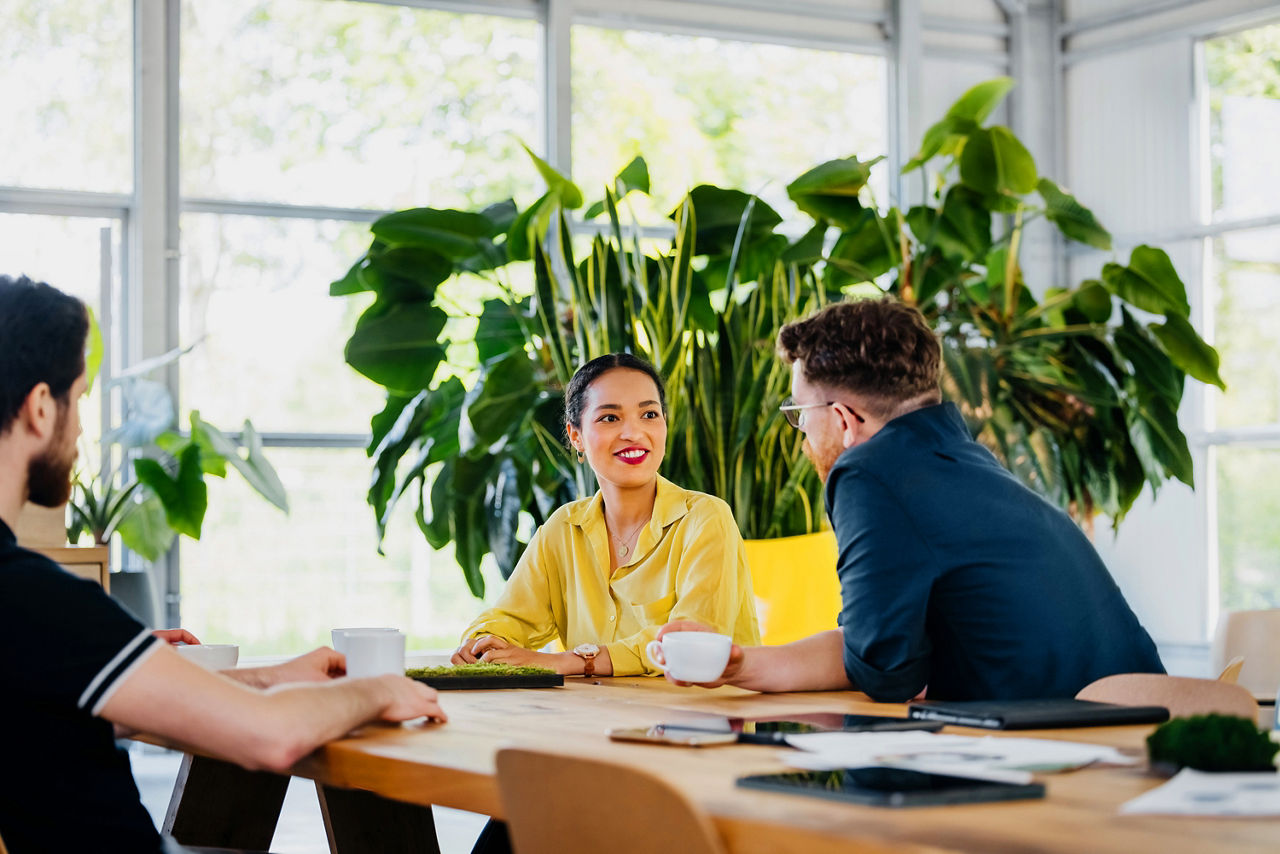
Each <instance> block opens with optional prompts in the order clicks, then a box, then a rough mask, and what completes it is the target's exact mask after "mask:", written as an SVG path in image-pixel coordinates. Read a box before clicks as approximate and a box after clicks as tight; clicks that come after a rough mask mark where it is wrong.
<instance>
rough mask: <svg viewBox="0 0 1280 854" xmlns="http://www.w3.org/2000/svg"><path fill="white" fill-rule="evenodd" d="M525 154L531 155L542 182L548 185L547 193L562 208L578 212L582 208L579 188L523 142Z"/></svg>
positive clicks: (530, 157)
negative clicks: (557, 201)
mask: <svg viewBox="0 0 1280 854" xmlns="http://www.w3.org/2000/svg"><path fill="white" fill-rule="evenodd" d="M520 145H521V147H523V148H524V150H525V153H526V154H528V155H529V159H530V160H532V161H533V165H534V166H535V167H537V169H538V174H539V175H541V176H542V180H543V181H545V182H546V184H547V192H548V193H550V194H551V195H552V196H554V197H555V198H556V199H557V200H559V202H560V206H561V207H562V208H566V209H568V210H576V209H577V208H580V207H582V191H581V190H579V189H578V186H577V185H576V184H574V183H573V182H572V181H570V180H569V179H568V178H566V177H565V176H563V175H561V174H560V173H559V172H557V171H556V170H555V169H554V168H553V167H552V166H551V164H550V163H548V162H547V161H545V160H543V159H542V158H541V157H539V156H538V155H536V154H534V153H533V150H532V149H531V148H529V146H527V145H525V144H524V143H523V142H522V143H520Z"/></svg>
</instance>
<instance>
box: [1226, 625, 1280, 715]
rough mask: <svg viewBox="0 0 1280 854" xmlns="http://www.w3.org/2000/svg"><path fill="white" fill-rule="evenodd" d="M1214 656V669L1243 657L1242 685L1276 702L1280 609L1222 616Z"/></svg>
mask: <svg viewBox="0 0 1280 854" xmlns="http://www.w3.org/2000/svg"><path fill="white" fill-rule="evenodd" d="M1211 656H1212V662H1213V668H1214V669H1215V670H1218V669H1221V668H1223V667H1225V666H1226V663H1227V662H1228V661H1230V660H1231V659H1233V658H1235V657H1236V656H1244V667H1242V668H1241V669H1240V677H1239V680H1238V682H1239V684H1240V685H1242V686H1243V687H1244V688H1245V689H1246V690H1248V691H1249V692H1250V693H1251V694H1253V696H1254V697H1257V698H1263V699H1268V700H1272V699H1275V696H1276V691H1277V690H1280V608H1271V609H1268V610H1265V611H1229V612H1227V613H1225V614H1223V615H1222V616H1221V617H1219V618H1218V630H1217V631H1216V632H1214V635H1213V648H1212V652H1211Z"/></svg>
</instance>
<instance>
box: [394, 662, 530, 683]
mask: <svg viewBox="0 0 1280 854" xmlns="http://www.w3.org/2000/svg"><path fill="white" fill-rule="evenodd" d="M554 673H555V671H554V670H550V669H548V668H546V667H516V666H514V665H511V664H491V663H489V662H487V661H477V662H476V663H475V664H459V665H457V666H456V667H449V666H443V667H411V668H409V669H408V670H406V671H405V672H404V675H405V676H408V677H409V678H410V679H423V678H430V677H437V676H473V677H474V676H480V677H483V676H545V675H548V674H554Z"/></svg>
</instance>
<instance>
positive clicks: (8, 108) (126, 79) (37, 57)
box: [0, 0, 133, 193]
mask: <svg viewBox="0 0 1280 854" xmlns="http://www.w3.org/2000/svg"><path fill="white" fill-rule="evenodd" d="M0 22H2V23H0V116H3V117H4V125H5V126H4V155H3V156H2V157H0V184H9V185H11V186H20V187H53V188H58V189H66V190H94V191H98V192H113V193H127V192H129V191H130V189H131V188H132V186H133V179H132V177H131V176H132V174H133V155H132V152H131V147H132V145H133V3H132V2H131V0H0Z"/></svg>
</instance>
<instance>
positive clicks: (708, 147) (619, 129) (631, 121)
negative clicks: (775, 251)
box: [573, 27, 888, 221]
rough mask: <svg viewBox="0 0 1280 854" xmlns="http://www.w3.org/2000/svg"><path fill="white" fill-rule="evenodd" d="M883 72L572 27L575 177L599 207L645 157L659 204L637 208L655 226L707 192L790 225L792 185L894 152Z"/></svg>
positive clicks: (740, 47) (835, 57) (836, 59)
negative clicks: (611, 186)
mask: <svg viewBox="0 0 1280 854" xmlns="http://www.w3.org/2000/svg"><path fill="white" fill-rule="evenodd" d="M885 67H886V66H885V61H884V59H882V58H880V57H875V56H862V55H858V54H851V53H835V52H829V51H820V50H805V49H800V48H793V47H785V46H782V45H765V44H752V43H746V42H736V41H725V40H722V39H713V38H705V37H701V36H673V35H664V34H660V33H650V32H641V31H636V30H605V29H597V28H593V27H574V29H573V172H574V177H575V179H577V182H578V184H579V186H581V187H582V188H583V192H584V193H585V194H586V196H587V198H588V199H589V200H595V199H597V198H599V197H600V195H601V190H600V188H601V187H602V186H603V185H604V184H605V183H606V182H609V181H612V179H613V176H614V175H615V174H617V172H618V170H619V169H621V168H622V167H623V166H624V165H626V163H627V162H628V161H629V160H630V159H631V158H632V157H634V156H635V155H636V154H641V155H643V156H644V158H645V160H646V161H647V162H648V164H649V172H650V175H651V178H652V184H653V194H654V200H653V202H652V203H650V202H648V201H646V200H643V199H637V200H634V201H633V205H634V206H635V208H636V214H637V216H639V217H641V218H642V219H644V220H646V221H655V220H657V219H660V218H662V217H665V216H666V215H667V214H668V213H670V212H671V210H672V208H674V207H675V205H676V203H677V202H678V201H679V200H680V198H681V197H682V196H683V195H684V193H686V192H687V191H688V190H689V189H690V188H691V187H693V186H694V185H696V184H700V183H710V184H719V185H721V186H731V187H736V188H739V189H743V190H747V191H749V192H757V193H759V194H760V195H761V196H762V197H763V198H764V199H765V200H766V201H768V202H769V204H770V205H773V206H774V207H775V208H776V209H777V210H778V212H779V213H781V214H782V215H783V216H784V218H790V217H791V216H792V215H794V213H795V208H794V207H793V206H792V205H791V204H790V202H789V200H787V193H786V186H787V184H789V183H790V182H791V181H792V180H794V179H795V178H797V177H799V176H800V175H801V174H802V173H803V172H804V171H806V170H807V169H809V168H810V167H812V166H815V165H817V164H818V163H821V162H823V161H825V160H830V159H832V158H836V157H848V156H849V155H851V154H856V155H858V156H859V157H861V158H863V159H868V158H871V157H875V156H877V155H880V154H884V153H885V152H886V151H887V150H888V133H887V130H886V129H887V124H886V120H885V115H886V100H887V89H886V78H885V74H886V71H885ZM877 172H878V173H880V174H879V175H878V176H877V178H878V180H880V181H883V180H884V177H883V173H884V167H883V166H880V167H878V168H877ZM882 186H887V185H882ZM622 213H623V215H624V216H626V213H625V212H622Z"/></svg>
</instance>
